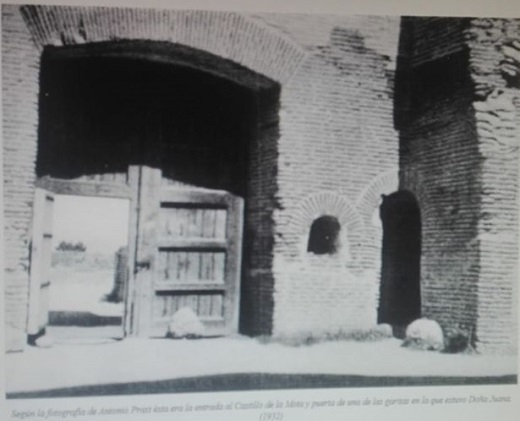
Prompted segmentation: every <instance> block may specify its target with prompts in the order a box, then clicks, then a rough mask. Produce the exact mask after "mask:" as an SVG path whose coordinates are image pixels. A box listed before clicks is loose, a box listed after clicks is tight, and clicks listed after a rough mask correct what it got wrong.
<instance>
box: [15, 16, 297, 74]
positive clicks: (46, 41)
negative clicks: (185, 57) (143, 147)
mask: <svg viewBox="0 0 520 421" xmlns="http://www.w3.org/2000/svg"><path fill="white" fill-rule="evenodd" d="M21 12H22V14H23V17H24V19H25V22H26V24H27V27H28V28H29V31H30V32H31V35H32V37H33V39H34V41H35V43H36V44H37V46H38V47H39V48H40V49H43V47H45V46H49V45H53V46H66V45H75V44H86V43H98V42H106V41H122V40H144V39H146V40H151V41H166V42H169V43H174V44H181V45H184V46H187V47H191V48H195V49H198V50H202V51H206V52H209V53H211V54H214V55H216V56H219V57H222V58H225V59H227V60H230V61H233V62H235V63H238V64H240V65H242V66H245V67H247V68H249V69H251V70H253V71H255V72H257V73H260V74H262V75H264V76H267V77H268V78H271V79H273V80H275V81H277V82H279V83H285V82H287V81H288V80H289V79H290V78H291V76H292V74H293V73H294V72H295V71H296V69H297V68H298V66H299V64H300V63H301V61H302V60H303V59H304V57H305V52H304V50H303V49H302V48H301V47H300V46H298V45H297V44H295V43H294V42H293V41H292V40H290V39H289V38H287V37H285V36H284V35H283V34H282V33H280V32H277V31H274V30H273V29H272V28H268V27H266V26H264V25H262V24H261V23H259V22H257V21H255V20H253V19H250V18H248V17H246V16H242V15H239V14H236V13H233V12H211V11H191V10H190V11H182V10H181V11H179V10H175V11H174V10H152V9H126V8H104V7H89V8H75V7H55V6H25V7H23V8H21Z"/></svg>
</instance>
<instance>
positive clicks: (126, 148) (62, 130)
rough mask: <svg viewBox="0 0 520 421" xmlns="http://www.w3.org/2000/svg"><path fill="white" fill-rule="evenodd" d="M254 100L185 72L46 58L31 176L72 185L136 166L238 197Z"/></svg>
mask: <svg viewBox="0 0 520 421" xmlns="http://www.w3.org/2000/svg"><path fill="white" fill-rule="evenodd" d="M221 60H222V59H221ZM250 73H251V72H250ZM261 95H262V93H261V92H260V93H259V91H254V90H252V89H248V88H247V87H245V86H242V85H240V84H238V83H235V82H233V81H231V80H228V79H226V78H223V77H219V76H216V75H214V74H211V73H207V72H204V71H201V70H197V69H195V68H192V67H186V66H181V65H175V64H171V63H164V62H158V61H150V60H143V59H142V58H132V57H131V56H129V55H128V54H127V55H125V56H122V57H115V56H88V55H87V56H82V55H79V56H78V55H67V54H54V50H53V49H51V50H48V51H46V52H44V54H43V56H42V66H41V90H40V125H39V148H38V159H37V175H38V176H44V175H50V176H53V177H57V178H75V177H79V176H82V175H89V174H102V173H113V172H120V173H121V172H126V170H127V167H128V165H130V164H134V165H135V164H139V165H148V166H152V167H160V168H162V169H163V174H164V176H166V177H168V178H171V179H174V180H177V181H180V182H184V183H187V184H190V185H195V186H202V187H207V188H217V189H224V190H227V191H231V192H233V193H235V194H239V195H240V196H242V197H244V196H245V195H246V178H247V164H248V152H247V149H248V145H249V143H250V141H251V140H252V139H254V138H255V137H256V131H257V130H258V121H257V120H258V118H257V116H258V111H259V110H258V104H259V103H261V102H262V101H261V98H259V97H260V96H261Z"/></svg>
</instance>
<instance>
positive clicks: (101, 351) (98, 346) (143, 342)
mask: <svg viewBox="0 0 520 421" xmlns="http://www.w3.org/2000/svg"><path fill="white" fill-rule="evenodd" d="M112 285H113V272H112V271H110V270H97V271H92V270H89V271H83V272H81V271H79V272H78V271H76V272H73V271H71V270H70V269H69V268H59V269H58V270H55V273H54V276H53V285H52V286H53V289H52V290H51V302H50V310H51V316H52V317H53V318H54V319H53V323H51V324H52V325H51V326H49V327H48V333H49V335H50V336H51V337H53V339H54V345H53V346H52V347H50V348H38V347H32V346H30V347H27V349H26V350H25V351H24V352H22V353H13V354H7V355H6V358H5V363H6V391H7V393H8V397H10V398H25V397H50V396H86V395H91V396H95V395H114V394H138V393H171V392H194V391H213V390H248V389H280V388H291V389H293V388H309V387H312V388H316V387H318V388H322V387H363V386H367V387H380V386H394V385H399V386H406V385H410V386H412V385H414V386H416V385H437V384H439V385H441V384H442V385H457V384H497V383H501V384H506V383H516V380H517V377H516V374H517V367H516V357H514V356H482V355H468V354H464V355H463V354H455V355H454V354H442V353H437V352H431V351H416V350H415V351H414V350H411V349H407V348H402V347H401V341H399V340H397V339H394V338H391V339H383V340H379V341H376V342H356V341H337V342H324V343H317V344H314V345H307V346H289V345H282V344H280V343H276V342H269V343H265V341H264V342H262V341H259V340H256V339H252V338H246V337H242V336H236V337H228V338H212V339H194V340H187V339H180V340H173V339H124V340H121V338H122V329H121V315H122V310H123V308H122V304H111V303H107V302H105V301H103V299H102V298H103V296H104V295H105V294H107V293H109V292H110V290H111V288H112Z"/></svg>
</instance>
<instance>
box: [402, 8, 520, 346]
mask: <svg viewBox="0 0 520 421" xmlns="http://www.w3.org/2000/svg"><path fill="white" fill-rule="evenodd" d="M505 22H506V21H498V20H488V21H485V22H482V21H471V20H470V19H445V18H443V19H439V18H406V19H404V20H403V25H402V31H401V42H400V45H401V51H400V60H399V62H398V64H397V68H398V73H397V76H396V95H397V93H399V95H397V98H396V106H395V109H396V119H395V120H396V122H397V127H398V129H399V131H400V168H401V174H400V187H401V188H404V189H408V190H410V191H412V192H413V193H414V194H415V195H416V197H417V199H418V201H419V205H420V208H421V216H422V228H423V231H422V238H423V248H422V270H421V272H422V277H421V292H422V303H423V309H422V311H423V315H425V316H428V317H431V318H434V319H436V320H438V321H439V322H440V323H441V325H443V326H444V327H449V326H456V327H462V328H465V329H468V330H471V332H473V334H474V337H473V341H474V342H475V344H476V346H477V348H478V349H480V350H484V349H485V348H486V349H495V350H496V349H501V350H507V349H510V348H514V345H513V344H516V338H515V337H514V332H515V331H516V330H515V326H516V316H515V315H516V305H515V303H516V299H515V291H514V286H515V284H516V281H515V280H516V272H515V269H516V259H517V254H518V244H517V237H518V226H517V225H518V223H517V213H518V207H517V200H518V197H517V194H518V193H517V187H518V185H517V183H518V174H517V168H518V157H517V150H516V148H515V145H514V140H513V139H514V137H515V134H514V133H515V130H518V127H517V126H515V123H513V121H514V120H515V117H514V116H515V112H516V113H517V112H518V111H517V108H516V111H515V105H514V104H515V100H514V98H515V95H517V91H516V93H515V92H514V91H513V90H512V89H505V90H504V91H503V92H502V93H499V92H497V91H496V90H495V88H498V87H504V85H505V81H504V79H503V78H501V76H500V70H499V69H500V65H499V62H500V59H501V56H500V54H501V53H500V46H501V45H502V44H503V42H505V41H506V40H507V38H508V35H507V32H508V31H509V32H510V34H513V33H515V28H514V27H513V28H512V27H511V26H514V25H518V23H513V22H514V21H509V22H508V23H507V24H506V23H505ZM506 27H507V28H506ZM516 34H518V26H516ZM497 47H499V48H497ZM502 58H503V56H502ZM506 91H507V92H506ZM516 98H518V97H517V96H516ZM517 104H518V102H517ZM516 133H518V132H516ZM516 136H518V135H517V134H516ZM501 139H505V143H506V146H500V145H501V144H502V143H503V142H502V141H501ZM497 145H499V146H498V147H497Z"/></svg>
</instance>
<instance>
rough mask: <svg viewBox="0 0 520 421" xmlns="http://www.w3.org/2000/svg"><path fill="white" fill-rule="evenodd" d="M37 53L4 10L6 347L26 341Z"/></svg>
mask: <svg viewBox="0 0 520 421" xmlns="http://www.w3.org/2000/svg"><path fill="white" fill-rule="evenodd" d="M38 59H39V57H38V51H37V49H36V48H35V46H34V44H33V42H32V40H31V35H30V33H29V31H28V30H27V27H26V26H25V24H24V22H23V20H22V17H21V16H20V14H19V12H18V8H17V7H13V6H3V7H2V107H3V133H2V134H3V136H2V137H3V151H4V153H3V159H4V163H3V166H4V178H3V180H4V227H5V228H4V229H5V231H4V234H5V237H4V238H5V247H4V250H5V256H4V257H5V259H4V262H5V294H6V295H5V311H6V318H5V320H6V325H7V326H6V327H7V329H6V347H7V350H9V351H17V350H21V349H23V347H24V344H25V341H26V335H25V329H26V321H27V293H28V282H29V281H28V279H29V274H28V270H29V239H30V236H29V230H30V225H31V220H32V201H33V194H34V192H33V186H34V164H35V159H36V136H37V125H38V111H37V94H38Z"/></svg>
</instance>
